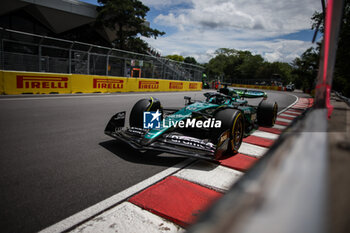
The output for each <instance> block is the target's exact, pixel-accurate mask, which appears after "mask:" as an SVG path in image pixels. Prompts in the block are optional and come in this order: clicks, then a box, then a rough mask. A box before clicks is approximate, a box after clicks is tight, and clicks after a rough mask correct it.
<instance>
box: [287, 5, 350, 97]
mask: <svg viewBox="0 0 350 233" xmlns="http://www.w3.org/2000/svg"><path fill="white" fill-rule="evenodd" d="M311 20H312V26H311V28H312V29H315V30H316V29H317V26H318V25H319V28H318V31H319V32H320V33H321V34H323V33H324V15H323V13H320V12H315V13H314V14H313V16H312V17H311ZM320 47H321V43H318V46H317V49H312V48H309V49H307V50H306V51H305V52H304V53H303V55H302V56H301V57H300V58H297V59H295V60H294V61H293V66H294V71H293V74H294V75H295V83H296V84H297V86H298V85H300V86H303V87H304V88H314V87H313V84H311V83H313V82H314V79H315V78H316V76H317V71H318V70H317V69H318V59H319V53H320ZM349 57H350V0H345V1H344V12H343V18H342V22H341V28H340V32H339V39H338V49H337V57H336V62H335V69H334V75H333V83H332V88H333V89H334V90H336V91H340V92H342V93H343V94H344V95H345V96H347V97H350V73H349V72H348V59H349ZM315 59H317V61H315ZM310 75H312V76H313V77H311V76H310Z"/></svg>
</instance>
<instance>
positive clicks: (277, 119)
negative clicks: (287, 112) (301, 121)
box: [276, 117, 293, 123]
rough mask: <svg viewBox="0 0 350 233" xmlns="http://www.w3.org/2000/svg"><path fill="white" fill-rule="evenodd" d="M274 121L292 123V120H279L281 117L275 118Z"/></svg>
mask: <svg viewBox="0 0 350 233" xmlns="http://www.w3.org/2000/svg"><path fill="white" fill-rule="evenodd" d="M276 121H283V122H288V123H290V122H292V121H293V120H288V119H284V118H281V117H277V118H276Z"/></svg>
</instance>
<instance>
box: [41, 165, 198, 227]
mask: <svg viewBox="0 0 350 233" xmlns="http://www.w3.org/2000/svg"><path fill="white" fill-rule="evenodd" d="M194 161H195V160H194V159H186V160H184V161H182V162H181V163H178V164H176V165H174V166H172V167H170V168H168V169H166V170H164V171H162V172H160V173H158V174H156V175H154V176H152V177H150V178H148V179H146V180H144V181H142V182H140V183H138V184H136V185H134V186H131V187H130V188H128V189H125V190H124V191H122V192H120V193H117V194H115V195H113V196H112V197H110V198H107V199H105V200H103V201H101V202H99V203H97V204H95V205H93V206H91V207H89V208H87V209H85V210H82V211H80V212H78V213H76V214H74V215H72V216H70V217H68V218H66V219H64V220H62V221H60V222H58V223H56V224H54V225H52V226H50V227H48V228H45V229H43V230H42V231H40V232H45V233H52V232H63V231H66V230H68V229H70V228H72V227H74V226H76V225H78V224H80V223H82V222H84V221H85V220H86V219H89V218H91V217H93V216H95V215H97V214H99V213H101V212H102V211H104V210H106V209H108V208H110V207H112V206H114V205H116V204H118V203H120V202H122V201H124V200H125V199H127V198H128V197H130V196H132V195H134V194H135V193H137V192H139V191H141V190H143V189H145V188H147V187H148V186H150V185H152V184H154V183H156V182H158V181H160V180H162V179H163V178H164V177H167V176H170V175H172V174H174V173H175V172H177V171H178V170H180V169H182V168H184V167H186V166H188V165H189V164H191V163H192V162H194Z"/></svg>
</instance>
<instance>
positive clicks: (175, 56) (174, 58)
mask: <svg viewBox="0 0 350 233" xmlns="http://www.w3.org/2000/svg"><path fill="white" fill-rule="evenodd" d="M165 57H166V58H169V59H171V60H174V61H178V62H183V61H184V60H185V58H184V57H183V56H181V55H177V54H173V55H168V56H165Z"/></svg>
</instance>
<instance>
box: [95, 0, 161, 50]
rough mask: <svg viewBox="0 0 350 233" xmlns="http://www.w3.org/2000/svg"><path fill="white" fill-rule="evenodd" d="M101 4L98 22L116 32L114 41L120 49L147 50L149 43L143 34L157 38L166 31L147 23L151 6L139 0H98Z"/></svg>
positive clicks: (98, 9)
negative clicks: (143, 38) (153, 27)
mask: <svg viewBox="0 0 350 233" xmlns="http://www.w3.org/2000/svg"><path fill="white" fill-rule="evenodd" d="M98 2H99V3H100V4H101V6H98V7H97V11H98V16H97V19H96V24H97V25H98V26H100V27H102V26H104V27H107V28H109V29H111V30H112V31H115V32H116V36H117V39H116V40H115V41H114V43H115V44H116V47H117V48H119V49H126V50H131V51H137V52H140V51H145V50H146V49H147V47H148V46H147V43H146V42H144V41H143V40H141V39H140V37H139V36H140V35H141V36H145V37H154V38H157V37H158V36H160V35H164V34H165V33H164V32H161V31H158V30H156V29H152V28H150V27H148V26H147V25H145V22H146V18H145V17H146V14H147V12H148V11H149V8H148V7H147V6H145V5H143V3H142V2H141V1H138V0H98Z"/></svg>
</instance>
